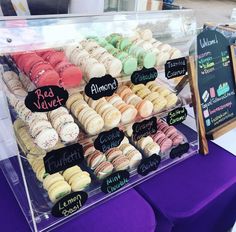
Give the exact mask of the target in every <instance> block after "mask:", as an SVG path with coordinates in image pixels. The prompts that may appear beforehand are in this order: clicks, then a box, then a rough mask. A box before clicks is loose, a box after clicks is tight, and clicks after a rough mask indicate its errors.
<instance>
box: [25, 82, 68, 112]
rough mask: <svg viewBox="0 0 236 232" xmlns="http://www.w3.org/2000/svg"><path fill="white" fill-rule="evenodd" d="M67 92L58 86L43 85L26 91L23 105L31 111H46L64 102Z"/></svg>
mask: <svg viewBox="0 0 236 232" xmlns="http://www.w3.org/2000/svg"><path fill="white" fill-rule="evenodd" d="M68 96H69V94H68V92H67V91H66V90H65V89H63V88H60V87H58V86H54V85H51V86H44V87H40V88H37V89H35V90H34V91H31V92H29V93H28V95H27V96H26V98H25V105H26V107H27V108H28V109H30V110H31V111H32V112H48V111H51V110H55V109H57V108H59V107H61V106H63V105H65V104H66V101H67V99H68Z"/></svg>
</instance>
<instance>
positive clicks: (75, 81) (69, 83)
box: [56, 62, 82, 88]
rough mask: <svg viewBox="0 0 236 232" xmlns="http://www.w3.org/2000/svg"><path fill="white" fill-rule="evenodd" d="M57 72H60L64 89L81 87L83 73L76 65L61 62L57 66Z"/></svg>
mask: <svg viewBox="0 0 236 232" xmlns="http://www.w3.org/2000/svg"><path fill="white" fill-rule="evenodd" d="M56 70H58V73H59V75H60V78H61V85H62V86H63V87H64V88H72V87H75V86H79V85H80V82H81V80H82V72H81V70H80V69H79V68H78V67H76V66H75V65H72V64H66V63H65V62H60V63H59V64H57V66H56Z"/></svg>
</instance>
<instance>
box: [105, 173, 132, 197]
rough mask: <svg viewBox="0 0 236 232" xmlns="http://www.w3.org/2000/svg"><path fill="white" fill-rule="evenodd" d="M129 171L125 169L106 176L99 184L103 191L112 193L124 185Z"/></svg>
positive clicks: (127, 179)
mask: <svg viewBox="0 0 236 232" xmlns="http://www.w3.org/2000/svg"><path fill="white" fill-rule="evenodd" d="M129 177H130V175H129V172H128V171H126V170H123V171H118V172H115V173H113V174H111V175H110V176H108V177H106V178H105V179H104V180H103V182H102V186H101V190H102V192H104V193H113V192H116V191H117V190H119V189H120V188H122V187H123V186H125V185H126V184H127V183H128V182H129Z"/></svg>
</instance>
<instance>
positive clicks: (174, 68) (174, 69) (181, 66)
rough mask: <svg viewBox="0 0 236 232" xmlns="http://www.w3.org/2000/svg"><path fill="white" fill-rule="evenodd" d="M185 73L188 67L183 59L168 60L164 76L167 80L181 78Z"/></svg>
mask: <svg viewBox="0 0 236 232" xmlns="http://www.w3.org/2000/svg"><path fill="white" fill-rule="evenodd" d="M187 71H188V66H187V60H186V58H185V57H181V58H178V59H173V60H168V61H167V62H166V64H165V75H166V78H167V79H172V78H175V77H180V76H183V75H185V74H186V73H187Z"/></svg>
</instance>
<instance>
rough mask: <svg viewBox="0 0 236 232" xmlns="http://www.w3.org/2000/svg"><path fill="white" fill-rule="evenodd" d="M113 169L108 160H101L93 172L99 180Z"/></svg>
mask: <svg viewBox="0 0 236 232" xmlns="http://www.w3.org/2000/svg"><path fill="white" fill-rule="evenodd" d="M113 169H114V167H113V165H112V164H111V163H110V162H108V161H103V162H101V163H100V164H99V165H98V166H97V168H96V169H95V171H94V174H95V175H96V176H97V178H98V179H100V180H101V179H104V178H106V177H107V176H109V175H110V174H111V173H112V171H113Z"/></svg>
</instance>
